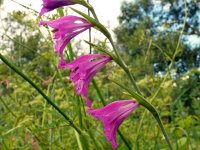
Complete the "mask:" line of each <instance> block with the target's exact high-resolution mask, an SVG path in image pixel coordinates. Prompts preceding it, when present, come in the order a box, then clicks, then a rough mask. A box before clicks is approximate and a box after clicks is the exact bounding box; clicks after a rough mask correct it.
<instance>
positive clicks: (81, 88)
mask: <svg viewBox="0 0 200 150" xmlns="http://www.w3.org/2000/svg"><path fill="white" fill-rule="evenodd" d="M111 59H112V58H111V57H110V56H108V55H102V54H89V55H83V56H80V57H78V58H77V59H76V60H74V61H72V62H70V63H61V65H60V67H61V68H68V69H70V70H71V75H70V79H71V80H72V81H73V82H74V86H75V89H76V92H77V95H82V96H84V98H85V99H86V102H87V106H88V107H91V101H90V100H89V98H88V88H89V84H90V81H91V80H92V78H93V77H94V76H95V75H96V73H97V72H98V71H99V70H100V69H102V68H103V67H104V66H105V65H106V63H108V62H109V61H110V60H111Z"/></svg>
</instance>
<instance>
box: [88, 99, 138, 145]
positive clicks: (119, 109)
mask: <svg viewBox="0 0 200 150" xmlns="http://www.w3.org/2000/svg"><path fill="white" fill-rule="evenodd" d="M137 107H139V103H138V102H137V101H136V100H118V101H114V102H112V103H110V104H108V105H107V106H105V107H103V108H100V109H93V108H90V109H89V110H88V111H87V112H88V113H89V114H91V115H92V116H93V117H95V118H96V119H98V120H101V121H102V122H103V123H104V133H105V136H106V137H107V139H108V141H109V142H112V147H113V148H117V147H118V144H117V140H116V133H117V130H118V128H119V126H120V125H121V124H122V122H123V121H124V120H125V119H126V118H127V117H128V116H129V115H130V114H131V112H132V111H134V110H135V109H136V108H137Z"/></svg>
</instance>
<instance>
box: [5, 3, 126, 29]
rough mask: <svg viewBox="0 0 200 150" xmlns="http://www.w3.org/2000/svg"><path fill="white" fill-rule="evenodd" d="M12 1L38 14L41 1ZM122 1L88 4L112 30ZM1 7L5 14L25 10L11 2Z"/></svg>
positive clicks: (116, 23) (76, 6) (75, 6)
mask: <svg viewBox="0 0 200 150" xmlns="http://www.w3.org/2000/svg"><path fill="white" fill-rule="evenodd" d="M14 1H16V2H19V3H21V4H23V5H25V6H28V7H31V8H33V9H34V10H36V11H38V12H39V11H40V9H41V7H42V0H36V1H38V2H35V1H30V0H14ZM123 1H124V0H114V2H113V1H111V0H110V1H109V0H90V4H91V5H92V6H93V7H94V9H95V11H96V13H97V16H98V17H99V19H100V21H101V22H102V23H103V24H104V25H106V26H108V27H110V28H111V29H113V28H114V27H116V26H117V25H118V20H117V17H118V16H119V14H120V6H121V3H122V2H123ZM30 4H31V6H30ZM3 7H4V8H5V10H6V11H7V12H11V11H13V10H26V9H25V8H23V7H22V6H20V5H19V4H17V3H15V2H13V1H12V0H4V4H3ZM72 7H74V8H76V9H81V10H83V11H84V12H87V9H84V8H83V7H82V6H78V5H73V6H72ZM54 12H55V11H54ZM69 13H71V12H69Z"/></svg>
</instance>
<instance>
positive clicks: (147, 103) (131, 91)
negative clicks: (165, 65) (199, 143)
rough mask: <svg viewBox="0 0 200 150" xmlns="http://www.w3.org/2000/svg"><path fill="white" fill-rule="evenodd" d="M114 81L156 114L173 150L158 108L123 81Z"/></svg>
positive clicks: (155, 116)
mask: <svg viewBox="0 0 200 150" xmlns="http://www.w3.org/2000/svg"><path fill="white" fill-rule="evenodd" d="M112 81H113V82H114V83H116V84H117V85H119V86H120V87H122V88H123V89H125V90H126V91H127V92H128V93H129V94H131V95H132V96H133V97H134V98H136V99H137V101H138V102H139V103H140V104H141V105H142V106H144V107H145V108H146V109H148V110H149V111H150V112H151V113H152V115H153V116H154V118H155V119H156V121H157V122H158V125H159V127H160V128H161V131H162V132H163V135H164V137H165V140H166V141H167V144H168V146H169V149H170V150H173V148H172V145H171V143H170V140H169V137H168V135H167V132H166V131H165V128H164V126H163V123H162V121H161V119H160V116H159V114H158V112H157V110H156V108H155V107H154V106H153V105H152V104H151V103H149V102H148V101H147V100H146V99H145V98H144V97H142V96H141V95H139V94H138V93H136V92H134V91H133V90H131V89H129V88H128V87H126V86H124V85H122V84H121V83H119V82H117V81H114V80H112Z"/></svg>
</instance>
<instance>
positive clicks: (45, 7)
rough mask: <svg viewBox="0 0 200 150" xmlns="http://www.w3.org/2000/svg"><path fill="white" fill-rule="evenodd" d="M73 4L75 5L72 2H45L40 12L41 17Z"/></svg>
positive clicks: (58, 0) (63, 0)
mask: <svg viewBox="0 0 200 150" xmlns="http://www.w3.org/2000/svg"><path fill="white" fill-rule="evenodd" d="M73 4H74V3H73V2H71V1H70V0H43V7H42V9H41V11H40V14H39V16H42V15H43V14H44V13H47V12H49V11H52V10H54V9H56V8H59V7H62V6H68V5H73Z"/></svg>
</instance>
